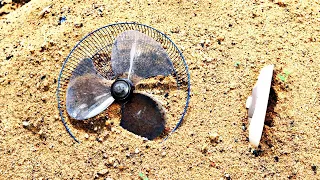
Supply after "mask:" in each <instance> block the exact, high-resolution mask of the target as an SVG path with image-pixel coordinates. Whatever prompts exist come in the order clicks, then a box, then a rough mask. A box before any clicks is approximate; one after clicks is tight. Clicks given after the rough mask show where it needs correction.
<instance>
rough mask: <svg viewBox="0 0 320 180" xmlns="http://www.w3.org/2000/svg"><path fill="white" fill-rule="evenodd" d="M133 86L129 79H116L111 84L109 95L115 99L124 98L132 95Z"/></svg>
mask: <svg viewBox="0 0 320 180" xmlns="http://www.w3.org/2000/svg"><path fill="white" fill-rule="evenodd" d="M133 89H134V86H133V83H132V82H131V81H130V80H129V79H121V78H119V79H117V80H116V81H115V82H114V83H113V84H112V85H111V95H112V96H113V98H114V99H116V100H126V99H127V98H129V97H130V96H131V95H132V92H133Z"/></svg>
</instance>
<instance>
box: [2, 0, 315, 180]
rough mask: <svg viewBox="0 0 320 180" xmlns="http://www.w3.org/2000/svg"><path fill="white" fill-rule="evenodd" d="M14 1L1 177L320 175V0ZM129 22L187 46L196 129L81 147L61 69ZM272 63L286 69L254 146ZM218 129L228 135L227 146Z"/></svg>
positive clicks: (278, 71) (5, 52)
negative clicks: (67, 112)
mask: <svg viewBox="0 0 320 180" xmlns="http://www.w3.org/2000/svg"><path fill="white" fill-rule="evenodd" d="M0 2H1V3H2V4H3V2H4V1H0ZM6 2H7V3H8V4H5V5H4V6H3V7H1V8H0V11H1V12H5V13H1V16H0V32H1V33H0V47H1V51H0V111H1V113H0V179H9V178H11V179H71V178H73V179H93V178H101V179H103V178H112V179H139V178H140V177H139V173H143V174H144V175H146V176H147V177H148V178H149V179H230V178H231V179H262V178H267V179H320V176H319V174H320V172H319V167H320V145H319V144H320V133H319V129H320V127H319V126H320V114H319V109H320V102H319V98H320V84H319V81H320V73H319V72H320V61H319V49H320V44H319V43H320V26H319V24H320V4H319V1H317V0H300V1H298V0H295V1H294V0H282V1H274V2H272V1H268V0H260V1H257V0H255V1H254V0H252V1H240V0H236V1H226V0H214V1H211V2H210V1H200V0H199V1H185V0H179V1H173V0H170V1H166V0H158V1H148V2H147V1H133V0H128V1H116V2H114V1H93V0H88V1H85V2H84V1H71V0H66V1H49V0H31V1H30V2H28V3H26V4H25V5H23V6H21V7H16V6H15V5H12V4H10V1H6ZM49 5H52V6H51V8H50V12H49V13H47V14H44V15H43V17H41V16H39V13H40V12H41V11H42V10H43V9H44V8H45V7H47V6H49ZM62 16H66V18H67V20H66V22H64V23H62V24H61V25H59V24H58V20H59V18H60V17H62ZM125 21H128V22H129V21H130V22H131V21H134V22H139V23H143V24H147V25H150V26H152V27H154V28H157V29H159V30H160V31H162V32H164V33H166V34H167V35H168V36H169V37H170V38H171V39H172V40H173V41H174V42H175V43H176V44H177V45H178V47H179V48H180V49H182V50H183V53H184V56H185V57H186V61H187V64H188V65H189V68H190V75H191V85H192V88H191V89H192V93H191V102H190V108H189V110H188V114H187V116H186V118H185V122H184V123H183V124H182V126H181V127H180V128H179V129H178V131H177V132H176V133H174V134H173V135H172V136H171V137H170V138H169V139H168V140H167V141H165V142H164V143H160V142H161V141H148V142H145V141H143V140H142V139H141V138H138V137H136V136H130V135H128V133H121V132H120V133H119V131H106V133H108V138H107V139H105V140H104V141H103V142H98V141H96V140H95V139H96V136H97V135H96V134H95V133H90V134H89V139H88V140H85V141H82V143H81V144H78V143H76V142H74V141H73V140H72V139H71V138H70V136H69V135H68V134H67V132H66V131H65V129H64V126H63V124H62V123H61V121H60V117H59V115H58V109H57V101H56V88H57V78H58V75H59V71H60V69H61V66H62V63H63V61H64V60H65V58H66V56H67V55H68V53H69V52H70V50H71V49H72V47H73V46H74V45H75V44H76V42H77V41H79V40H80V39H81V38H82V37H83V36H85V35H86V34H87V33H89V32H91V31H92V30H95V29H96V28H99V27H102V26H104V25H107V24H110V23H115V22H125ZM81 23H82V25H83V26H81V25H80V24H81ZM268 64H275V75H274V82H273V85H272V86H273V91H272V94H271V101H270V106H269V108H268V113H267V120H266V123H265V128H264V132H263V137H262V140H261V143H260V145H261V147H260V148H258V149H254V148H253V147H251V146H250V145H249V142H248V140H247V139H248V130H247V128H248V121H247V110H246V108H245V101H246V98H247V97H248V96H249V95H250V94H251V89H252V87H253V85H254V83H255V82H256V80H257V76H258V74H259V71H260V69H261V68H262V67H264V66H265V65H268ZM286 72H289V73H288V74H289V76H288V77H287V78H286V79H285V81H283V80H281V78H279V77H280V75H285V73H286ZM24 121H28V122H29V126H30V127H29V128H23V122H24ZM114 127H115V128H118V125H117V124H115V125H114ZM210 133H218V134H219V141H218V142H217V143H211V142H210V139H209V137H210V136H209V134H210ZM84 134H85V133H83V134H82V137H80V138H82V139H84Z"/></svg>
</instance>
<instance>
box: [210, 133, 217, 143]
mask: <svg viewBox="0 0 320 180" xmlns="http://www.w3.org/2000/svg"><path fill="white" fill-rule="evenodd" d="M209 139H210V141H211V142H212V143H217V142H218V140H219V134H218V133H216V132H214V133H210V134H209Z"/></svg>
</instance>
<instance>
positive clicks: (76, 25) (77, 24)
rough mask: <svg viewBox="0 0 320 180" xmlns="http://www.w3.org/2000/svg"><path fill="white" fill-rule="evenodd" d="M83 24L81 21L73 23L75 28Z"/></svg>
mask: <svg viewBox="0 0 320 180" xmlns="http://www.w3.org/2000/svg"><path fill="white" fill-rule="evenodd" d="M82 26H83V24H82V23H74V27H75V28H81V27H82Z"/></svg>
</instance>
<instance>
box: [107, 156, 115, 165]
mask: <svg viewBox="0 0 320 180" xmlns="http://www.w3.org/2000/svg"><path fill="white" fill-rule="evenodd" d="M115 161H116V158H114V157H110V158H109V159H108V164H109V165H113V163H114V162H115Z"/></svg>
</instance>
